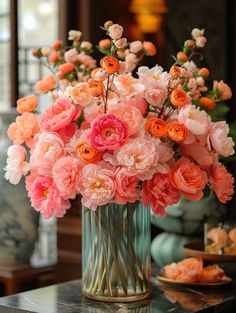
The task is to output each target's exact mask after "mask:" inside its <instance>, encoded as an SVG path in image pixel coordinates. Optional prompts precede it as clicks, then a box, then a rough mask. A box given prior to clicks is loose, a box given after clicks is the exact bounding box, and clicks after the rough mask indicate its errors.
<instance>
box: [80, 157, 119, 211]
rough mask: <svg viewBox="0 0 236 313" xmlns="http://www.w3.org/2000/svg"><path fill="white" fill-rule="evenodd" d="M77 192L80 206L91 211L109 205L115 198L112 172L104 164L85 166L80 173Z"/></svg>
mask: <svg viewBox="0 0 236 313" xmlns="http://www.w3.org/2000/svg"><path fill="white" fill-rule="evenodd" d="M79 191H80V193H81V194H82V195H83V198H82V204H83V205H84V206H85V207H87V208H89V209H92V210H96V208H97V206H99V205H105V204H107V203H109V202H110V201H111V200H112V199H113V198H114V196H115V191H116V188H115V181H114V171H113V170H112V169H111V168H110V167H109V166H108V165H107V164H106V163H105V162H101V163H99V164H89V165H86V166H85V167H84V168H83V169H82V172H81V177H80V180H79Z"/></svg>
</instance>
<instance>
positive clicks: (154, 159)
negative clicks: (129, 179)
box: [115, 138, 159, 180]
mask: <svg viewBox="0 0 236 313" xmlns="http://www.w3.org/2000/svg"><path fill="white" fill-rule="evenodd" d="M115 157H116V159H117V161H118V164H120V165H121V166H123V167H125V168H126V169H127V173H128V175H131V176H137V177H138V178H139V179H141V180H146V179H151V178H152V176H153V174H154V173H155V171H156V166H157V163H158V159H159V156H158V153H157V151H156V146H155V144H154V143H153V142H151V141H150V140H146V139H143V138H137V139H134V140H131V141H129V142H127V143H126V144H125V145H124V146H123V147H121V148H120V150H119V151H117V152H115Z"/></svg>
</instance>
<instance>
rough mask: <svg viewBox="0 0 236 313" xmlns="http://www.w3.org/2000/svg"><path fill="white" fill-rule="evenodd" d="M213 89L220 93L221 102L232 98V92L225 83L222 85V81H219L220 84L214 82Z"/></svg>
mask: <svg viewBox="0 0 236 313" xmlns="http://www.w3.org/2000/svg"><path fill="white" fill-rule="evenodd" d="M213 89H216V90H218V91H219V92H220V96H221V99H222V100H228V99H230V98H231V97H232V91H231V89H230V87H229V86H228V85H227V84H226V83H224V82H223V80H221V81H220V82H218V81H217V80H214V83H213Z"/></svg>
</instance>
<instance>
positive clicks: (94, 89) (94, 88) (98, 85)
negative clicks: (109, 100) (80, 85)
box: [88, 79, 104, 97]
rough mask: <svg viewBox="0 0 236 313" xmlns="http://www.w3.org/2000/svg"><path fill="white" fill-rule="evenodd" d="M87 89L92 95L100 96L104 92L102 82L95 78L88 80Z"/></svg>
mask: <svg viewBox="0 0 236 313" xmlns="http://www.w3.org/2000/svg"><path fill="white" fill-rule="evenodd" d="M88 86H89V91H90V93H91V95H92V96H93V97H100V96H101V95H102V94H103V92H104V86H103V83H102V82H100V81H99V80H96V79H90V80H89V81H88Z"/></svg>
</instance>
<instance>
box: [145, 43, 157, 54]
mask: <svg viewBox="0 0 236 313" xmlns="http://www.w3.org/2000/svg"><path fill="white" fill-rule="evenodd" d="M143 47H144V50H145V51H146V53H147V55H150V56H154V55H155V54H156V53H157V48H156V47H155V45H154V44H153V43H152V42H151V41H144V42H143Z"/></svg>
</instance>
